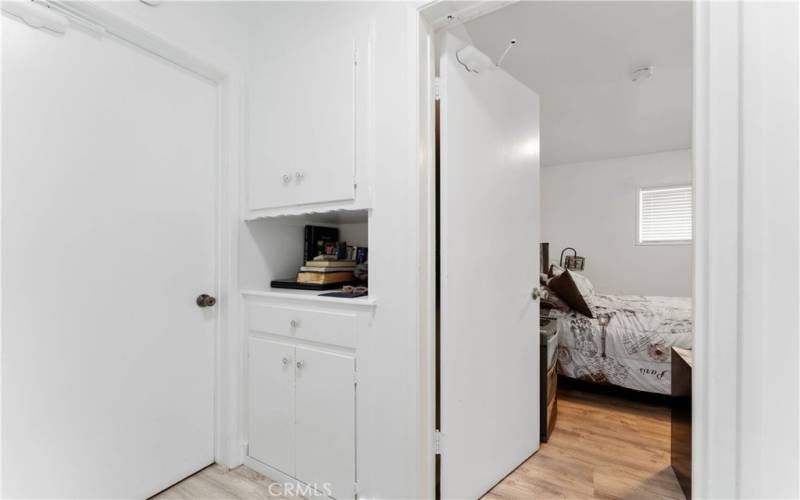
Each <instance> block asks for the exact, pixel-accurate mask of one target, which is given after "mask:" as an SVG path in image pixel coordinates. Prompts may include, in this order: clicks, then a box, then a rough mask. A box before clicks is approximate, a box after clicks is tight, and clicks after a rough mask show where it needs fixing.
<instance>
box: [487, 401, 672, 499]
mask: <svg viewBox="0 0 800 500" xmlns="http://www.w3.org/2000/svg"><path fill="white" fill-rule="evenodd" d="M669 452H670V411H669V408H668V407H665V406H663V405H659V404H648V403H640V402H638V401H630V400H628V399H623V398H619V397H616V396H611V395H606V394H602V395H601V394H595V393H591V392H583V391H576V390H571V389H570V390H562V389H559V390H558V418H557V419H556V429H555V431H553V435H552V436H551V437H550V441H548V442H547V443H544V444H542V445H541V448H540V449H539V451H538V452H536V454H535V455H533V456H532V457H531V458H529V459H528V460H527V461H526V462H525V463H524V464H522V465H520V466H519V467H518V468H517V470H515V471H514V472H512V473H511V474H509V476H508V477H506V478H505V479H504V480H503V481H501V482H500V483H499V484H498V485H497V486H495V487H494V489H492V491H490V492H489V493H488V494H487V495H486V496H485V497H484V499H485V500H500V499H528V498H531V499H533V498H537V499H538V498H569V499H572V498H608V499H614V498H624V499H660V498H674V499H683V498H684V496H683V492H682V491H681V488H680V486H679V485H678V481H677V479H675V474H674V473H673V472H672V468H671V467H670V465H669Z"/></svg>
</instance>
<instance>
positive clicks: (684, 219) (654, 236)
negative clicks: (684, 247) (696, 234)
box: [639, 186, 692, 243]
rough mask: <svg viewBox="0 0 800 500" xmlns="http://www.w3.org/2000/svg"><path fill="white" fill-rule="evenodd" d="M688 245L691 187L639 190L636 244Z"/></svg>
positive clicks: (690, 229)
mask: <svg viewBox="0 0 800 500" xmlns="http://www.w3.org/2000/svg"><path fill="white" fill-rule="evenodd" d="M689 241H692V187H691V186H675V187H663V188H652V189H640V190H639V243H680V242H689Z"/></svg>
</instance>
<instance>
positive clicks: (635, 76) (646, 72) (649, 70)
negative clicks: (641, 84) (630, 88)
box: [631, 66, 653, 82]
mask: <svg viewBox="0 0 800 500" xmlns="http://www.w3.org/2000/svg"><path fill="white" fill-rule="evenodd" d="M650 78H653V67H652V66H644V67H642V68H636V69H634V70H633V71H631V81H632V82H638V81H641V80H649V79H650Z"/></svg>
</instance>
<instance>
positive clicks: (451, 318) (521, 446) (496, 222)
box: [440, 35, 539, 498]
mask: <svg viewBox="0 0 800 500" xmlns="http://www.w3.org/2000/svg"><path fill="white" fill-rule="evenodd" d="M461 47H463V44H459V43H458V41H457V40H456V39H455V38H453V37H451V36H450V35H446V37H445V39H444V47H443V49H444V53H443V55H442V57H441V61H440V78H441V81H440V84H441V100H440V113H441V114H440V116H441V122H440V124H441V132H440V134H441V135H440V137H441V145H440V152H441V167H440V168H441V171H440V174H441V177H440V196H441V198H440V216H441V228H440V231H441V233H440V234H441V249H440V252H441V276H440V279H441V340H440V349H441V350H440V356H441V358H440V376H441V393H440V405H441V406H440V410H441V414H440V415H441V432H442V440H443V452H442V458H441V464H442V465H441V486H442V496H443V497H444V498H478V497H480V496H481V495H483V494H484V493H485V492H486V491H487V490H489V489H490V488H491V487H492V486H493V485H494V484H495V483H496V482H498V481H499V480H501V479H502V478H503V477H504V476H505V475H506V474H508V473H509V472H511V471H512V470H513V469H514V468H515V467H517V466H518V465H519V464H520V463H522V462H523V461H524V460H525V459H526V458H528V457H529V456H530V455H531V454H533V453H534V452H535V451H536V450H537V449H538V447H539V399H538V398H539V304H538V302H535V301H534V300H532V298H531V291H532V289H533V288H534V287H536V286H538V283H539V272H538V267H539V98H538V96H537V95H536V94H535V93H534V92H532V91H531V90H530V89H529V88H527V87H525V86H524V85H522V84H521V83H520V82H518V81H517V80H515V79H514V78H512V77H511V76H509V75H508V74H507V73H506V72H504V71H503V70H501V69H493V70H486V71H484V72H481V73H480V74H476V73H470V72H468V71H467V70H466V69H465V68H464V67H463V66H462V65H461V64H460V63H459V62H458V61H457V60H456V58H455V53H456V50H458V49H459V48H461Z"/></svg>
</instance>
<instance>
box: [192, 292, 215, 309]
mask: <svg viewBox="0 0 800 500" xmlns="http://www.w3.org/2000/svg"><path fill="white" fill-rule="evenodd" d="M216 303H217V299H215V298H214V297H212V296H211V295H206V294H202V295H199V296H198V297H197V305H198V307H211V306H213V305H214V304H216Z"/></svg>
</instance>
